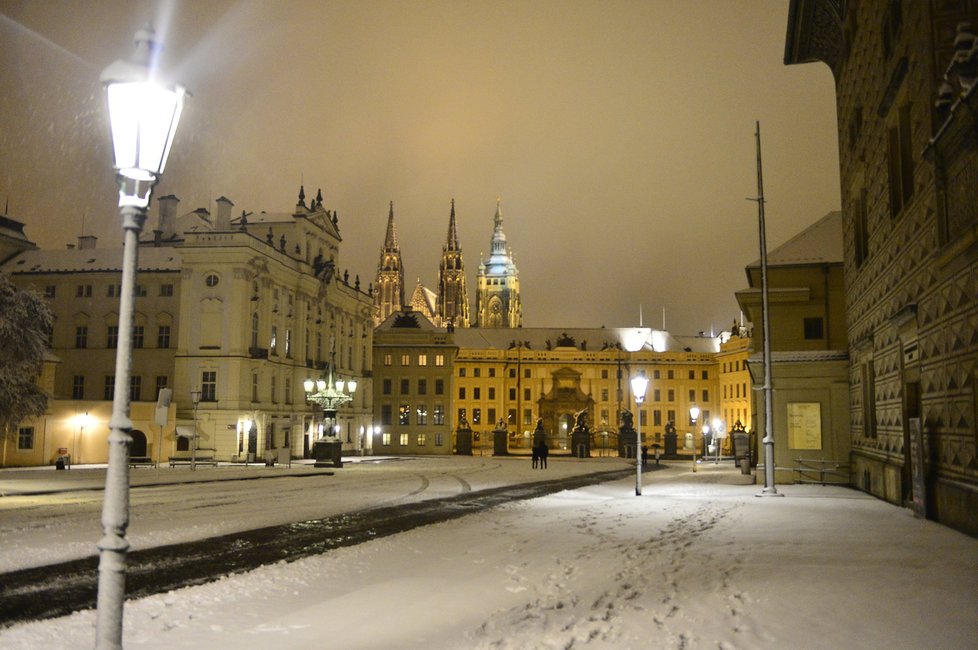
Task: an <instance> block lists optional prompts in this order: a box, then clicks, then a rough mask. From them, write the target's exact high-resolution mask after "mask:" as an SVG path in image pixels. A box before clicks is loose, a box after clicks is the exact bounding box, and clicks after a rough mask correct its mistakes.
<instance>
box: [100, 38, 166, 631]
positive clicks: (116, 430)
mask: <svg viewBox="0 0 978 650" xmlns="http://www.w3.org/2000/svg"><path fill="white" fill-rule="evenodd" d="M135 41H136V49H135V52H134V53H133V55H132V58H131V59H129V60H128V61H123V60H120V61H116V62H115V63H113V64H111V65H110V66H109V67H107V68H106V69H105V70H103V71H102V77H101V79H102V83H103V84H104V85H105V89H106V97H107V100H108V107H109V121H110V122H111V126H112V150H113V155H114V167H115V169H116V177H117V179H118V181H119V212H120V215H121V217H122V228H123V233H124V239H123V257H122V287H121V292H120V294H119V338H118V349H117V351H116V364H115V387H114V389H113V399H112V419H111V420H110V421H109V427H110V429H111V433H110V434H109V464H108V470H107V471H106V474H105V499H104V502H103V506H102V530H103V533H104V535H103V537H102V538H101V539H100V540H99V542H98V549H99V582H98V601H97V608H98V611H97V617H96V625H95V647H96V648H121V647H122V607H123V602H124V600H125V590H126V553H127V551H128V550H129V542H128V541H127V540H126V528H128V526H129V447H130V445H131V444H132V437H131V436H130V435H129V432H130V431H132V421H131V420H130V419H129V397H130V396H129V378H130V373H131V370H132V317H133V306H134V305H133V302H134V299H135V288H136V268H137V260H138V256H139V234H140V233H141V232H142V230H143V224H144V223H145V222H146V208H147V206H148V205H149V199H150V194H151V193H152V191H153V187H154V186H155V185H156V183H157V182H158V181H159V179H160V176H161V174H162V173H163V167H164V166H165V165H166V158H167V156H168V155H169V153H170V145H171V144H172V143H173V136H174V133H175V132H176V128H177V123H178V122H179V120H180V112H181V110H182V109H183V99H184V95H185V90H184V89H183V88H182V87H180V86H174V85H162V84H160V83H158V82H157V80H156V77H157V74H156V73H157V71H156V69H155V66H156V64H157V62H158V53H159V50H160V47H159V44H158V43H157V42H156V41H155V38H154V33H153V30H152V29H151V28H145V29H141V30H139V31H138V32H136V37H135Z"/></svg>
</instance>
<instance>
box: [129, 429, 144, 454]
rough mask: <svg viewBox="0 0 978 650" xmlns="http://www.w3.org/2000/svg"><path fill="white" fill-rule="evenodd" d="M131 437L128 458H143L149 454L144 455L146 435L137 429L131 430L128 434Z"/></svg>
mask: <svg viewBox="0 0 978 650" xmlns="http://www.w3.org/2000/svg"><path fill="white" fill-rule="evenodd" d="M129 435H130V436H132V446H131V447H129V457H130V458H145V457H146V456H148V455H149V454H147V453H146V434H145V433H143V432H142V431H140V430H139V429H133V430H132V431H131V432H130V433H129Z"/></svg>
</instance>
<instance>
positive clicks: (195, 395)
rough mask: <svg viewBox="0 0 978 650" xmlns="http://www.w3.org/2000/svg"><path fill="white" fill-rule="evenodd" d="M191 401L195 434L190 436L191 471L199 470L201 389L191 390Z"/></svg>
mask: <svg viewBox="0 0 978 650" xmlns="http://www.w3.org/2000/svg"><path fill="white" fill-rule="evenodd" d="M190 401H191V402H192V403H193V405H194V435H193V436H192V437H191V438H190V471H192V472H193V471H196V470H197V405H198V404H200V389H199V388H194V389H193V390H192V391H190Z"/></svg>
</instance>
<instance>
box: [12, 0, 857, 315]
mask: <svg viewBox="0 0 978 650" xmlns="http://www.w3.org/2000/svg"><path fill="white" fill-rule="evenodd" d="M787 5H788V3H787V0H749V1H741V0H730V1H721V0H702V1H697V2H693V1H686V0H646V1H635V2H625V1H615V0H610V1H608V0H603V1H597V2H586V1H581V0H567V1H563V2H552V1H546V0H536V1H533V2H530V1H528V0H526V1H519V2H508V1H499V0H493V1H486V2H477V1H455V2H437V1H434V0H431V1H411V0H394V1H386V0H372V1H369V2H365V1H362V0H361V1H356V0H354V1H336V2H333V1H313V0H309V1H301V0H280V1H275V2H271V1H258V0H204V1H198V2H190V1H186V2H146V1H130V0H104V1H95V0H88V1H86V0H46V1H45V2H30V1H28V0H19V1H18V0H0V14H2V15H0V70H2V74H0V201H3V202H4V204H9V207H8V209H7V214H8V216H10V217H11V218H14V219H17V220H19V221H22V222H24V223H26V224H27V228H26V230H27V235H28V237H29V238H31V239H32V240H34V241H35V242H37V243H38V244H40V245H41V246H42V247H57V248H60V247H63V246H64V245H65V244H67V243H71V242H74V240H75V237H76V236H77V235H79V234H81V233H82V228H84V232H85V233H86V234H95V235H97V236H98V237H99V246H113V245H119V243H120V242H121V239H122V237H121V229H120V227H119V221H118V218H117V216H116V192H115V188H114V180H113V174H112V171H111V154H110V152H109V139H108V128H107V124H106V118H105V115H104V114H105V110H104V104H103V98H102V90H101V87H100V86H99V81H98V78H99V73H100V72H101V70H102V68H104V67H105V66H106V65H108V64H109V63H110V62H112V61H113V60H115V59H117V58H123V57H125V56H128V54H129V52H130V51H131V42H132V35H133V33H134V32H135V30H136V29H137V28H139V27H140V26H142V25H143V24H145V23H146V22H147V21H148V20H152V21H153V22H154V24H155V26H156V27H157V31H158V32H159V33H160V35H161V36H163V37H164V39H165V41H166V47H167V50H166V53H165V57H164V65H165V66H166V67H167V68H168V69H170V70H171V71H172V72H173V74H174V76H176V77H177V78H179V79H180V80H181V81H182V82H183V83H184V84H185V85H186V86H187V88H188V89H190V91H191V92H192V93H193V97H192V99H191V100H190V102H189V104H188V105H187V108H186V110H185V112H184V117H183V121H182V122H181V125H180V129H179V131H178V133H177V137H176V141H175V143H174V145H173V151H172V155H171V157H170V161H169V163H168V166H167V170H166V175H165V177H164V179H163V181H162V183H161V184H160V186H159V187H158V188H157V190H156V192H155V194H154V195H155V196H157V197H158V196H162V195H164V194H170V193H172V194H176V195H177V196H178V197H179V198H180V200H181V202H180V210H181V211H182V212H184V211H186V212H189V211H190V210H193V209H195V208H198V207H208V208H210V209H212V210H213V205H214V199H216V198H217V197H219V196H222V195H224V196H227V197H228V198H230V199H231V200H232V201H233V202H234V204H235V208H234V210H235V212H236V214H240V211H241V210H248V211H260V210H267V211H270V212H273V211H274V212H283V211H289V210H291V209H292V208H293V206H294V205H295V202H296V195H297V192H298V188H299V184H300V182H304V184H305V188H306V193H307V194H308V195H315V192H316V190H317V189H318V188H322V190H323V194H324V196H325V203H326V206H327V208H329V209H334V210H337V211H338V213H339V219H340V231H341V234H342V235H343V237H344V242H343V245H342V248H341V251H340V260H339V266H340V268H341V269H343V268H346V269H349V271H350V275H351V278H352V277H353V276H355V275H359V276H360V277H361V279H362V281H363V284H364V285H366V283H367V282H370V281H372V280H373V278H374V275H375V273H376V266H377V261H378V259H379V254H380V246H381V244H382V243H383V237H384V231H385V225H386V218H387V209H388V203H389V202H390V201H393V202H394V211H395V220H396V224H397V230H398V237H399V241H400V244H401V249H402V257H403V261H404V266H405V269H406V273H405V279H406V284H407V290H408V293H410V291H411V290H412V289H413V287H414V284H415V281H416V280H417V279H418V278H420V279H421V281H422V282H424V283H425V284H426V285H427V286H428V287H429V288H431V287H434V285H435V281H436V275H437V268H438V259H439V256H440V253H441V246H442V244H443V243H444V241H445V236H446V233H447V227H448V215H449V209H450V202H451V200H452V199H453V198H454V199H455V203H456V213H457V219H458V229H459V240H460V243H461V246H462V249H463V254H464V259H465V264H466V269H467V271H468V276H469V294H470V298H472V299H473V302H474V293H475V291H474V289H475V274H476V269H477V267H478V263H479V258H480V253H488V248H489V241H490V237H491V234H492V217H493V213H494V211H495V205H496V198H497V197H501V199H502V210H503V218H504V230H505V232H506V235H507V239H508V241H509V243H510V245H511V247H512V249H513V252H514V255H515V259H516V263H517V266H518V267H519V271H520V282H521V289H522V301H523V309H524V313H523V315H524V325H525V326H527V327H547V326H552V327H597V326H601V325H607V326H609V327H612V326H627V325H634V324H637V319H638V312H639V305H642V306H643V311H644V314H645V317H646V322H645V324H646V325H652V326H654V327H659V326H661V324H662V312H663V310H665V314H666V327H667V328H668V329H670V330H671V331H673V332H675V333H678V334H691V333H695V332H697V331H701V330H704V331H709V330H710V329H711V327H713V328H716V329H717V330H719V329H720V328H721V327H723V328H725V327H728V326H729V324H730V322H731V321H732V320H733V319H734V318H735V317H737V316H738V310H737V305H736V301H735V299H734V296H733V292H734V291H736V290H737V289H740V288H743V287H745V286H746V284H747V282H746V278H745V275H744V270H743V269H744V266H745V265H747V264H748V263H750V262H752V261H753V260H755V259H757V258H758V257H759V251H758V244H757V241H758V237H757V207H756V204H755V203H753V202H750V201H747V200H745V199H746V198H747V197H754V196H756V193H757V181H756V176H755V172H756V161H755V146H754V124H755V121H756V120H759V121H760V123H761V138H762V144H763V147H764V148H763V155H764V183H765V186H764V189H765V196H766V198H767V208H766V216H767V224H768V232H767V235H768V242H769V245H770V247H771V248H774V247H776V246H778V245H779V244H781V243H783V242H784V241H785V240H787V239H788V238H790V237H791V236H792V235H794V234H796V233H797V232H798V231H800V230H802V229H803V228H805V227H806V226H808V225H809V224H811V223H812V222H814V221H816V220H817V219H818V218H820V217H822V216H823V215H824V214H825V213H826V212H828V211H830V210H836V209H838V208H839V201H840V199H839V176H838V150H837V140H836V119H835V107H834V92H833V91H834V87H833V80H832V76H831V73H830V71H829V70H828V68H827V67H825V66H823V65H821V64H812V65H804V66H792V67H785V66H784V65H783V63H782V57H783V52H784V37H785V30H786V24H787V23H786V21H787ZM154 224H155V202H154V209H153V211H152V212H151V216H150V221H149V224H148V228H150V229H151V228H152V227H153V225H154Z"/></svg>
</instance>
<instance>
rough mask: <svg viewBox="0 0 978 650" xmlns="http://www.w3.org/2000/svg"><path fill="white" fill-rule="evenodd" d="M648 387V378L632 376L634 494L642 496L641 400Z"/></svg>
mask: <svg viewBox="0 0 978 650" xmlns="http://www.w3.org/2000/svg"><path fill="white" fill-rule="evenodd" d="M648 388H649V380H648V378H647V377H646V376H645V375H635V376H634V377H632V395H634V396H635V406H636V409H635V410H636V411H638V413H636V416H637V419H638V424H636V425H635V426H636V429H635V496H637V497H639V496H642V410H641V406H642V402H644V401H645V391H646V390H648Z"/></svg>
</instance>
